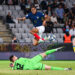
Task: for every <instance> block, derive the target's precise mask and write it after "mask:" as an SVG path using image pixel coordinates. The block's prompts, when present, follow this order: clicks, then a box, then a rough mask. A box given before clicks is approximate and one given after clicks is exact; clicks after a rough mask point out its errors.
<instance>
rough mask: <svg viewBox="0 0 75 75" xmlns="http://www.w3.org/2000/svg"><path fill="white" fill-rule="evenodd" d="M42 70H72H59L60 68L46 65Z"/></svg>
mask: <svg viewBox="0 0 75 75" xmlns="http://www.w3.org/2000/svg"><path fill="white" fill-rule="evenodd" d="M44 66H45V67H43V70H72V69H71V68H61V67H52V66H48V65H44Z"/></svg>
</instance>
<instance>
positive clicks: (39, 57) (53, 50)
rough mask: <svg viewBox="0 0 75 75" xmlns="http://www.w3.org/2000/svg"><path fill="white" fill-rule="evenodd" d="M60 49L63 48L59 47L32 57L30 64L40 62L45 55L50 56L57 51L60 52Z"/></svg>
mask: <svg viewBox="0 0 75 75" xmlns="http://www.w3.org/2000/svg"><path fill="white" fill-rule="evenodd" d="M62 48H63V47H60V48H56V49H52V50H48V51H46V52H44V53H41V54H39V55H37V56H35V57H33V58H32V59H31V62H32V63H38V62H40V61H41V60H43V58H45V57H46V56H47V55H49V54H51V53H54V52H56V51H58V50H60V49H62Z"/></svg>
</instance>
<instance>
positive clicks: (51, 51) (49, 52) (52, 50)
mask: <svg viewBox="0 0 75 75" xmlns="http://www.w3.org/2000/svg"><path fill="white" fill-rule="evenodd" d="M62 48H63V47H59V48H56V49H51V50H48V51H46V52H44V53H41V54H40V55H41V56H42V57H43V58H45V57H46V56H47V55H49V54H51V53H54V52H56V51H58V50H60V49H62Z"/></svg>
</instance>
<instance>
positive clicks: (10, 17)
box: [6, 12, 15, 23]
mask: <svg viewBox="0 0 75 75" xmlns="http://www.w3.org/2000/svg"><path fill="white" fill-rule="evenodd" d="M6 22H7V23H15V22H14V21H13V18H12V16H11V14H10V12H8V14H7V16H6Z"/></svg>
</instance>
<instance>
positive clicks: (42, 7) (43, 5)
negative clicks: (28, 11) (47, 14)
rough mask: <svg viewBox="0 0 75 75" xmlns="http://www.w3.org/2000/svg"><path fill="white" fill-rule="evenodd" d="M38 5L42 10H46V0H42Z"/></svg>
mask: <svg viewBox="0 0 75 75" xmlns="http://www.w3.org/2000/svg"><path fill="white" fill-rule="evenodd" d="M40 7H41V9H42V10H46V9H47V3H46V0H42V1H41V3H40Z"/></svg>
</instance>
